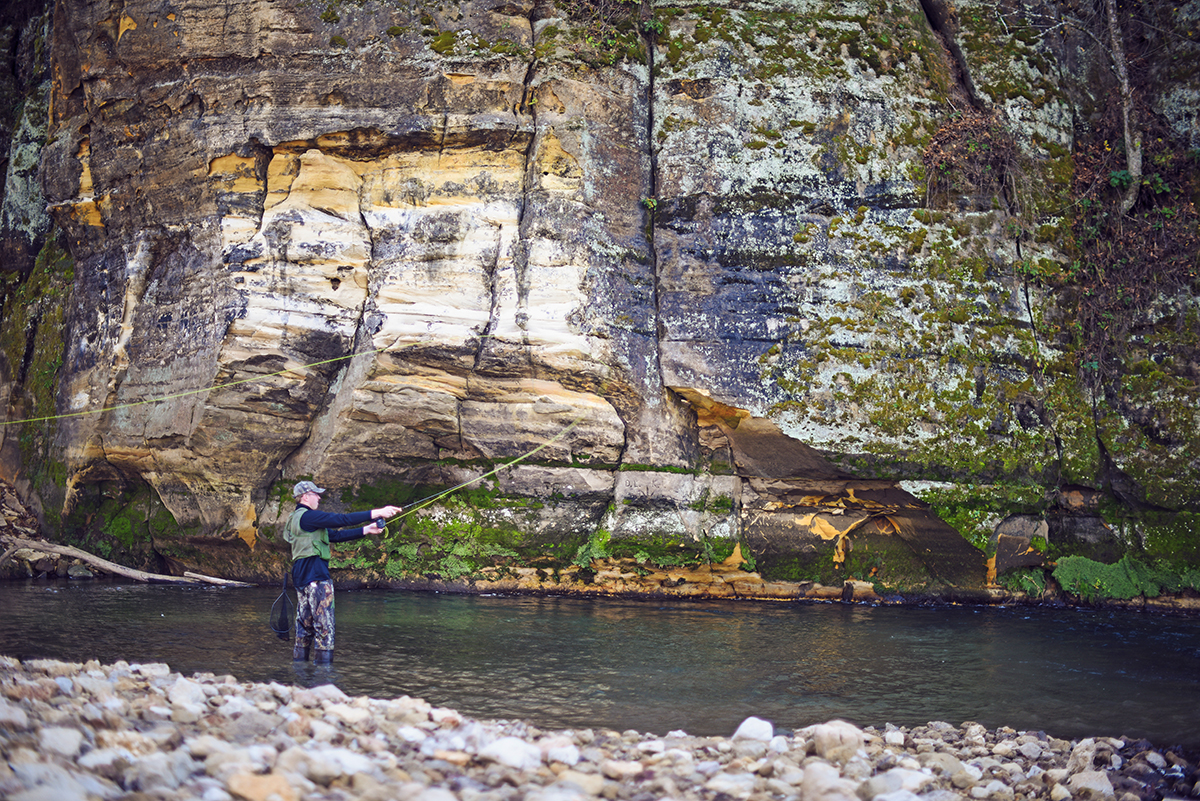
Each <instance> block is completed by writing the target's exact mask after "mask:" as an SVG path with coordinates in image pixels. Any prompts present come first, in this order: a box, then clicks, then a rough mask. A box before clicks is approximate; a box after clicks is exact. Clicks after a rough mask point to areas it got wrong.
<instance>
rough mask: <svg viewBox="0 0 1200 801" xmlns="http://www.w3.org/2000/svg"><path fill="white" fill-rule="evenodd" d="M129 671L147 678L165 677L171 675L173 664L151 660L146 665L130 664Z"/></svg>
mask: <svg viewBox="0 0 1200 801" xmlns="http://www.w3.org/2000/svg"><path fill="white" fill-rule="evenodd" d="M129 671H130V672H131V673H137V674H138V675H141V676H146V677H147V678H164V677H166V676H170V675H171V666H170V665H164V664H163V663H162V662H150V663H148V664H145V665H130V666H129Z"/></svg>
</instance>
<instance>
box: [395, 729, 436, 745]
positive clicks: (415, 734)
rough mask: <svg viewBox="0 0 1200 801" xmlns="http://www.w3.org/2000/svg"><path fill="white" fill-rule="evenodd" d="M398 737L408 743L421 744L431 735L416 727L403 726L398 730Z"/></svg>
mask: <svg viewBox="0 0 1200 801" xmlns="http://www.w3.org/2000/svg"><path fill="white" fill-rule="evenodd" d="M396 736H397V737H399V738H400V739H401V740H403V741H404V742H406V743H419V742H422V741H424V740H425V738H426V737H428V736H429V735H428V734H426V733H425V732H423V731H421V730H420V729H418V728H417V727H416V726H401V727H400V728H398V729H396Z"/></svg>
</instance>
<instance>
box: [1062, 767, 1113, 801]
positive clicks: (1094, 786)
mask: <svg viewBox="0 0 1200 801" xmlns="http://www.w3.org/2000/svg"><path fill="white" fill-rule="evenodd" d="M1067 788H1068V789H1070V791H1071V793H1072V794H1074V795H1079V794H1081V793H1090V794H1094V795H1099V796H1104V797H1112V796H1113V795H1115V793H1114V791H1113V786H1112V782H1111V781H1109V779H1108V774H1106V773H1105V772H1104V771H1102V770H1083V771H1080V772H1079V773H1076V774H1074V775H1072V776H1071V778H1069V779H1067Z"/></svg>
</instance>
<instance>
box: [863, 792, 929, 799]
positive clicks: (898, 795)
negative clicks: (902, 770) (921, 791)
mask: <svg viewBox="0 0 1200 801" xmlns="http://www.w3.org/2000/svg"><path fill="white" fill-rule="evenodd" d="M920 798H921V797H920V796H918V795H917V794H916V793H914V792H912V791H911V790H894V791H892V792H890V793H882V794H880V795H877V796H875V798H874V801H920Z"/></svg>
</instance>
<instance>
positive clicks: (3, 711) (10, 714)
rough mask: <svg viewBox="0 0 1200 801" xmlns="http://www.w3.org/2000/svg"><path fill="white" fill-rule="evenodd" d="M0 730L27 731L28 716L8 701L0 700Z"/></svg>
mask: <svg viewBox="0 0 1200 801" xmlns="http://www.w3.org/2000/svg"><path fill="white" fill-rule="evenodd" d="M0 728H3V729H27V728H29V715H27V714H26V713H25V710H24V709H22V708H21V707H19V706H17V705H16V704H14V703H12V702H10V701H9V700H8V699H6V698H0Z"/></svg>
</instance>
